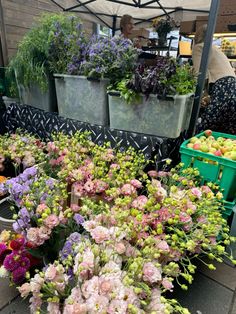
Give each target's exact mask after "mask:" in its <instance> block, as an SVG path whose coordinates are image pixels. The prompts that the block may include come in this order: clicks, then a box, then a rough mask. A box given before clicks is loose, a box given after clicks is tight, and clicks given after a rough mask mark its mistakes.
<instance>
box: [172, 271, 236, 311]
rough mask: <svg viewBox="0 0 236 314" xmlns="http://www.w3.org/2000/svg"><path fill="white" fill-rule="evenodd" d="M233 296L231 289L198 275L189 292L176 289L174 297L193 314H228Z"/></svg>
mask: <svg viewBox="0 0 236 314" xmlns="http://www.w3.org/2000/svg"><path fill="white" fill-rule="evenodd" d="M233 294H234V292H233V291H231V290H230V289H228V288H225V287H224V286H222V285H220V284H218V283H217V282H215V281H213V280H212V279H210V278H208V277H206V276H204V275H202V274H201V273H196V274H195V279H194V281H193V283H192V285H190V287H189V290H188V291H183V290H181V289H176V291H175V293H174V296H173V297H175V298H176V299H177V300H178V301H179V302H180V304H181V305H182V306H184V307H187V308H188V309H189V311H190V312H191V313H192V314H200V313H201V314H228V313H229V310H230V308H231V303H232V299H233ZM231 314H236V313H231Z"/></svg>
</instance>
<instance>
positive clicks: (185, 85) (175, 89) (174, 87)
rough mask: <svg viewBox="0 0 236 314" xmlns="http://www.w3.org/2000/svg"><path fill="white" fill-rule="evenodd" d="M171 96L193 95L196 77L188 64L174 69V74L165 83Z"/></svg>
mask: <svg viewBox="0 0 236 314" xmlns="http://www.w3.org/2000/svg"><path fill="white" fill-rule="evenodd" d="M167 85H168V87H169V90H170V92H171V94H178V95H186V94H189V93H194V92H195V88H196V75H195V73H194V70H193V68H192V67H191V66H190V65H189V64H184V65H179V66H177V67H176V73H175V74H174V75H173V76H172V77H171V78H170V79H169V80H168V81H167Z"/></svg>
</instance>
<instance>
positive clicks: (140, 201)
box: [131, 195, 148, 210]
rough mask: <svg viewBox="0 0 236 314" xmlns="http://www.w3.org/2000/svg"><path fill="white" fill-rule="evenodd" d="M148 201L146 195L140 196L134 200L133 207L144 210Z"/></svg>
mask: <svg viewBox="0 0 236 314" xmlns="http://www.w3.org/2000/svg"><path fill="white" fill-rule="evenodd" d="M147 201H148V198H147V197H146V196H145V195H140V196H138V197H137V198H135V199H134V200H133V202H132V204H131V206H132V207H134V208H137V209H139V210H143V209H144V206H145V205H146V203H147Z"/></svg>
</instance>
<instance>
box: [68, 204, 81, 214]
mask: <svg viewBox="0 0 236 314" xmlns="http://www.w3.org/2000/svg"><path fill="white" fill-rule="evenodd" d="M70 208H71V210H72V211H73V212H74V213H78V212H79V211H80V207H79V206H78V205H77V204H71V205H70Z"/></svg>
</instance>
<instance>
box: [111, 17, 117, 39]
mask: <svg viewBox="0 0 236 314" xmlns="http://www.w3.org/2000/svg"><path fill="white" fill-rule="evenodd" d="M116 20H117V15H112V36H114V35H115V32H116Z"/></svg>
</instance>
